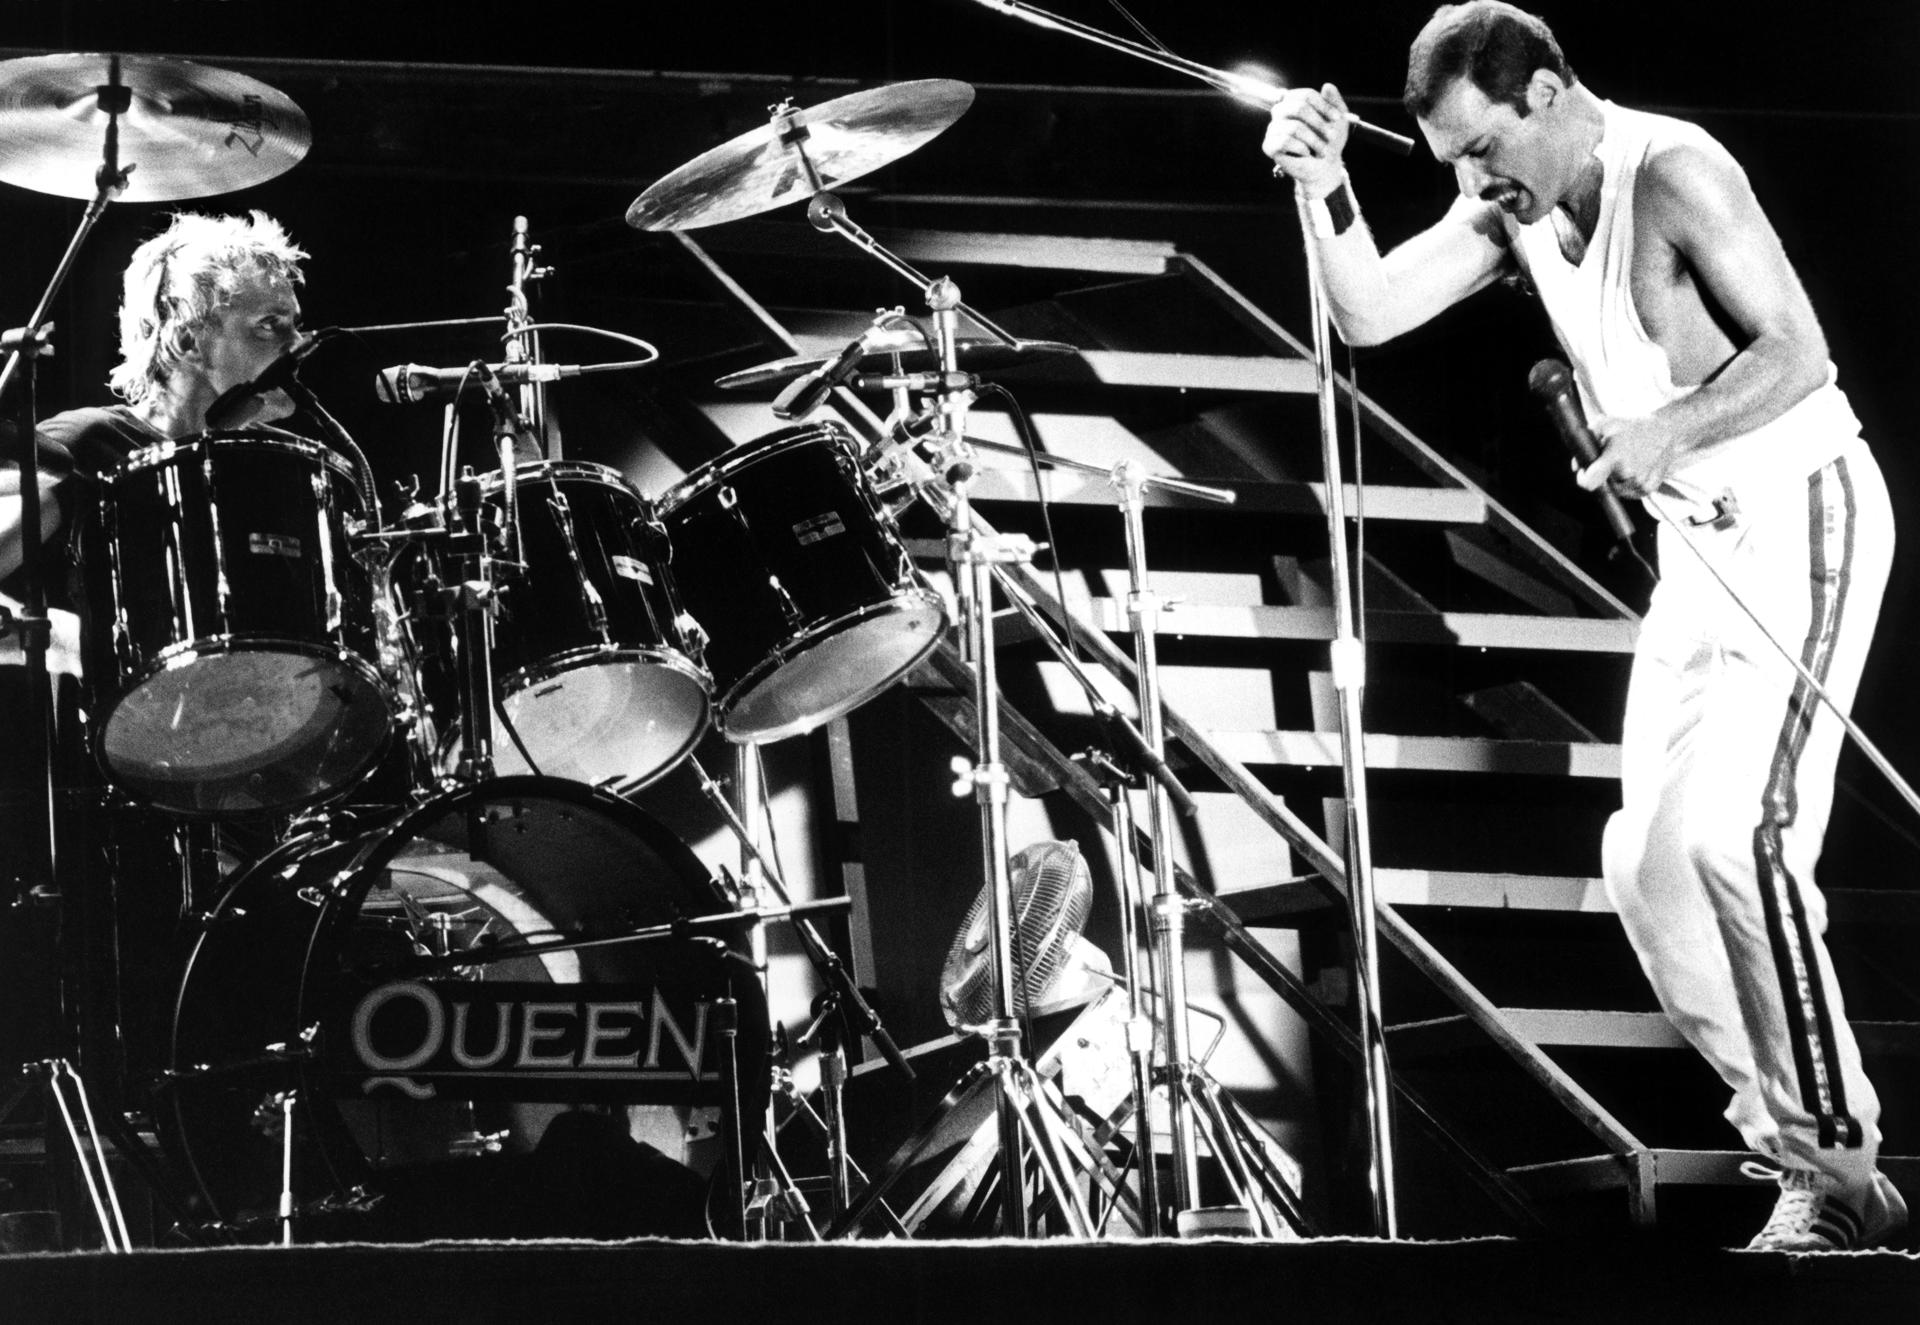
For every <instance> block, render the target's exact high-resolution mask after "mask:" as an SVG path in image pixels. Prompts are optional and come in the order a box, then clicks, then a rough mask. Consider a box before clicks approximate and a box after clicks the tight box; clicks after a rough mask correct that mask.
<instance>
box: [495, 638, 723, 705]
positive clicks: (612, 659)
mask: <svg viewBox="0 0 1920 1325" xmlns="http://www.w3.org/2000/svg"><path fill="white" fill-rule="evenodd" d="M622 662H638V663H643V664H646V665H648V666H656V667H663V668H665V669H666V670H668V671H671V672H678V673H680V674H682V675H684V676H685V677H686V678H687V679H688V680H690V681H692V682H694V683H695V684H696V685H698V686H699V687H700V690H701V692H702V693H703V694H705V695H706V697H707V699H708V701H709V702H711V701H712V699H713V673H712V672H709V671H708V670H707V669H706V668H704V667H702V666H701V665H700V664H699V663H696V662H695V661H694V660H693V659H692V658H691V657H689V656H688V655H687V654H686V653H684V652H682V651H681V650H679V649H670V648H666V647H664V646H662V645H658V644H649V645H647V646H646V647H644V648H637V649H636V648H628V647H626V646H623V645H614V644H590V645H587V646H585V647H584V648H578V649H566V650H563V651H561V652H559V653H550V654H548V655H547V656H546V657H544V658H542V659H541V660H540V661H539V662H537V663H534V664H533V665H532V666H529V667H522V668H520V669H519V670H518V671H515V672H510V673H508V674H507V675H506V676H503V677H500V678H499V680H498V681H497V682H496V684H497V685H498V686H499V688H500V697H501V699H502V700H503V701H504V700H508V699H512V698H513V697H514V696H515V695H517V694H519V693H520V692H521V691H522V690H525V689H527V688H528V687H530V686H537V685H542V684H544V683H546V682H548V681H551V680H552V679H553V678H555V677H557V676H559V675H560V674H561V673H563V672H574V671H578V670H579V669H580V668H582V667H589V666H592V665H594V664H595V663H622Z"/></svg>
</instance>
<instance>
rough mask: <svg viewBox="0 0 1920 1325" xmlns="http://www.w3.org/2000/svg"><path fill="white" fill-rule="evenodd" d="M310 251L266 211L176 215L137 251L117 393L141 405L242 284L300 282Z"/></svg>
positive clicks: (123, 317)
mask: <svg viewBox="0 0 1920 1325" xmlns="http://www.w3.org/2000/svg"><path fill="white" fill-rule="evenodd" d="M306 257H307V254H306V251H305V250H304V249H302V248H300V247H299V246H298V245H297V244H295V243H294V242H293V241H292V240H291V239H289V238H287V232H286V231H285V230H284V229H283V228H282V227H281V225H280V223H279V222H278V221H276V220H274V219H273V218H272V217H271V216H268V215H267V214H266V213H265V212H258V211H256V212H250V213H248V214H247V215H246V216H205V215H202V214H200V213H197V212H180V213H177V214H176V215H175V216H174V217H173V220H172V222H171V224H169V225H168V226H167V228H166V229H165V230H164V231H162V232H161V233H160V234H157V235H155V236H154V237H153V238H152V239H149V240H148V241H147V242H146V243H144V244H142V245H141V246H140V247H139V248H137V249H135V250H134V251H133V259H132V261H130V262H129V263H128V264H127V273H126V277H125V279H124V280H123V282H122V293H121V297H120V363H119V364H118V365H117V366H116V367H115V368H114V370H113V372H112V373H111V374H109V375H108V378H107V384H108V385H109V386H111V387H112V388H113V391H114V394H115V395H117V396H119V397H120V398H121V399H122V400H124V401H126V402H127V403H128V404H130V405H138V404H140V403H141V402H142V401H144V400H147V399H148V398H149V397H152V396H154V395H156V394H158V393H159V392H160V390H161V389H162V388H164V387H165V386H166V384H167V381H168V379H169V378H171V377H172V376H173V370H174V369H175V368H176V367H178V366H179V363H180V359H181V356H182V355H184V354H185V353H186V352H187V350H188V349H189V348H191V346H192V344H193V337H194V336H195V335H197V334H198V333H199V332H200V330H201V328H202V327H204V326H205V325H206V324H207V322H208V321H209V319H211V318H212V317H213V315H214V314H215V313H216V312H218V311H219V310H220V308H221V307H222V306H223V305H225V304H226V303H228V302H229V301H230V300H232V298H233V296H234V295H235V293H237V292H238V291H239V289H240V288H241V286H243V285H249V284H253V283H255V282H259V281H270V280H273V279H274V278H276V277H277V278H279V279H282V280H285V281H286V282H288V283H289V284H291V285H299V284H300V283H301V281H302V280H303V279H304V277H303V276H302V274H301V271H300V263H302V262H303V261H305V260H306Z"/></svg>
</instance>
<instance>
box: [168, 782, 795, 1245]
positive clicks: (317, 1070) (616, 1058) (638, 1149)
mask: <svg viewBox="0 0 1920 1325" xmlns="http://www.w3.org/2000/svg"><path fill="white" fill-rule="evenodd" d="M724 909H726V903H725V901H724V899H723V898H722V896H721V894H720V892H719V890H718V888H717V887H716V886H715V885H714V883H713V882H712V880H711V878H710V876H709V875H708V873H707V871H706V870H705V868H704V867H702V866H701V864H700V863H699V861H698V860H697V859H696V858H695V857H694V855H693V853H692V852H691V851H690V850H689V849H688V848H687V847H686V845H685V844H684V843H682V842H681V841H680V840H679V839H678V838H677V837H675V836H674V835H673V834H671V833H669V832H668V831H667V830H666V829H665V828H663V827H662V826H661V825H660V824H659V823H658V822H656V821H655V820H654V819H652V818H651V817H649V816H648V815H647V814H645V813H644V812H642V811H641V810H639V809H638V808H636V807H635V806H633V805H631V804H629V803H628V802H626V801H623V800H620V799H618V798H616V797H614V796H611V795H608V794H606V793H604V792H599V791H596V790H594V789H592V788H590V787H586V786H583V785H581V784H579V783H573V782H563V781H559V780H557V779H552V778H537V777H518V778H501V779H498V780H496V781H492V782H488V783H484V784H481V785H479V786H475V787H465V788H461V789H458V790H456V791H452V792H448V793H446V794H443V795H441V796H439V797H436V798H435V799H433V800H430V801H428V802H426V803H425V804H423V805H421V806H420V807H419V808H417V809H415V810H413V811H411V812H409V813H407V814H405V815H402V816H400V817H399V819H398V820H397V821H389V822H388V823H387V824H386V825H384V826H382V827H380V828H377V829H374V830H373V831H370V832H366V833H362V834H360V835H358V836H355V837H350V838H347V839H345V840H334V839H332V838H328V837H325V836H324V835H321V836H313V837H307V838H299V839H294V840H292V841H290V842H288V843H286V844H284V845H283V846H282V847H281V848H279V849H278V850H277V851H276V852H274V853H273V854H271V855H269V856H267V857H265V858H263V859H262V860H261V861H260V862H258V863H257V864H256V865H255V866H253V867H252V868H251V869H249V870H247V871H246V872H245V873H244V874H242V875H241V876H240V877H239V878H238V879H237V880H236V881H235V883H234V884H233V886H232V887H231V889H230V890H229V891H228V892H227V894H226V896H225V897H224V898H223V899H222V900H221V902H220V903H219V905H218V906H217V907H216V909H215V910H214V912H213V913H212V915H211V917H210V918H209V919H208V921H207V927H206V933H205V935H204V936H203V937H202V939H201V941H200V943H199V944H198V946H197V947H196V949H195V950H194V953H193V955H192V958H191V959H190V961H189V963H188V966H187V969H186V973H185V976H184V979H183V981H182V984H181V989H180V996H179V1000H178V1003H177V1006H176V1009H175V1015H174V1028H173V1040H172V1049H171V1060H172V1067H171V1070H170V1071H169V1072H168V1073H167V1082H168V1084H167V1085H166V1086H164V1087H163V1088H162V1100H161V1106H162V1107H161V1108H160V1109H159V1111H158V1112H159V1116H160V1118H161V1120H162V1126H163V1129H164V1133H165V1136H164V1139H165V1142H166V1144H167V1147H168V1149H169V1151H170V1152H171V1153H172V1154H173V1155H174V1157H175V1158H176V1160H177V1161H178V1163H179V1165H180V1167H181V1168H182V1169H183V1170H184V1171H185V1173H186V1174H187V1175H188V1178H189V1181H190V1186H191V1189H192V1191H191V1196H192V1198H193V1199H195V1200H196V1201H197V1203H198V1205H199V1207H200V1212H201V1213H203V1214H204V1215H205V1217H206V1218H207V1220H208V1221H209V1223H211V1224H214V1225H216V1226H219V1227H221V1228H222V1229H223V1230H224V1231H225V1232H226V1233H227V1234H228V1235H229V1236H232V1237H237V1238H239V1239H241V1240H270V1239H274V1238H277V1237H278V1235H279V1224H280V1221H279V1219H278V1217H277V1213H276V1212H277V1209H278V1206H279V1202H280V1198H281V1191H282V1186H283V1184H282V1165H283V1162H285V1160H286V1158H287V1153H288V1152H287V1145H286V1141H287V1128H288V1125H289V1120H290V1122H291V1128H292V1146H291V1164H292V1182H291V1190H292V1195H293V1208H294V1212H295V1214H294V1221H295V1222H294V1236H295V1238H296V1239H297V1240H300V1241H329V1242H330V1241H343V1240H371V1241H413V1240H420V1239H426V1238H434V1237H514V1238H524V1237H633V1236H642V1235H648V1234H655V1235H667V1236H699V1235H704V1234H705V1233H706V1229H707V1223H706V1218H705V1214H704V1209H705V1203H706V1193H707V1176H706V1174H707V1173H711V1171H712V1169H713V1168H714V1166H715V1165H716V1163H717V1162H718V1159H719V1156H720V1154H721V1152H722V1149H723V1142H724V1138H725V1135H726V1127H725V1118H724V1114H723V1112H722V1106H723V1102H724V1097H725V1095H726V1093H727V1092H726V1080H727V1076H728V1073H727V1071H726V1070H725V1069H726V1058H725V1055H726V1053H727V1050H728V1041H727V1039H726V1037H724V1036H723V1035H722V1034H721V1026H722V1020H723V1016H722V1009H719V1008H716V1000H719V999H723V998H726V997H729V996H730V997H731V998H732V999H733V1000H734V1001H735V1007H736V1009H737V1011H738V1025H739V1033H738V1038H737V1042H736V1043H735V1044H734V1045H733V1048H734V1051H735V1052H734V1058H733V1061H734V1062H735V1063H737V1064H738V1068H739V1070H738V1080H739V1089H740V1091H741V1095H742V1098H741V1110H742V1112H741V1116H742V1117H744V1118H746V1119H748V1120H750V1121H749V1124H748V1128H749V1131H750V1132H751V1131H752V1130H753V1127H754V1124H753V1122H752V1121H751V1120H754V1119H758V1118H760V1117H761V1116H763V1114H764V1111H765V1108H766V1103H767V1091H768V1084H769V1083H768V1080H767V1073H766V1071H765V1062H766V1057H765V1056H766V1050H767V1041H768V1021H767V1010H766V1003H765V998H764V995H763V994H762V992H761V990H760V986H759V982H758V980H757V979H756V977H755V974H754V972H753V969H752V966H751V964H750V962H749V961H748V959H747V958H745V957H744V956H743V955H742V949H741V948H740V946H739V945H738V944H735V945H734V946H728V945H727V944H725V943H723V942H721V941H720V940H718V939H714V938H692V937H683V936H676V937H672V938H665V939H650V940H637V941H631V942H624V943H623V942H617V941H611V940H618V939H619V938H620V937H621V936H622V935H626V934H630V933H632V932H633V931H635V930H637V929H640V928H643V927H647V926H657V925H662V924H665V923H667V922H670V921H673V920H676V919H678V918H681V917H689V916H698V915H710V914H714V913H716V912H719V911H722V910H724ZM731 933H732V936H733V937H734V938H736V939H737V938H738V937H739V934H738V931H737V930H735V931H731ZM560 940H567V941H570V942H573V943H576V944H579V945H580V946H577V947H574V948H571V949H570V950H567V951H559V952H544V953H534V954H525V953H524V952H523V953H522V955H519V956H514V955H512V954H513V953H514V952H515V951H516V950H523V949H524V947H525V946H526V945H528V944H530V943H532V944H541V943H551V942H556V941H560ZM596 940H597V941H599V942H595V941H596ZM463 957H464V958H470V960H461V959H462V958H463ZM437 959H438V960H437ZM703 1170H704V1171H705V1172H704V1173H703Z"/></svg>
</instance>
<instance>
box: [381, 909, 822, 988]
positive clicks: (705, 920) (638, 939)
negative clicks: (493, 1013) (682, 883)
mask: <svg viewBox="0 0 1920 1325" xmlns="http://www.w3.org/2000/svg"><path fill="white" fill-rule="evenodd" d="M852 905H853V902H852V899H851V898H846V897H825V898H821V899H819V900H818V901H812V902H796V903H793V904H791V905H782V906H760V907H750V908H740V909H737V910H733V911H716V912H713V913H712V914H709V915H698V916H681V917H679V918H677V919H675V920H670V921H667V922H666V923H664V924H659V925H644V926H641V927H640V928H637V929H633V930H629V931H628V932H626V933H624V934H603V935H600V936H597V937H595V938H586V939H547V940H542V941H541V942H538V943H519V944H507V943H485V942H483V943H482V944H481V945H480V946H477V947H472V948H466V949H463V950H461V951H459V952H445V953H434V954H426V955H422V956H417V957H397V958H394V959H392V960H391V961H388V962H369V963H368V964H367V966H366V969H367V970H368V971H369V972H372V973H377V974H379V975H381V976H384V977H389V978H393V979H411V978H413V977H415V976H422V975H436V974H439V973H441V972H443V971H459V970H464V969H466V968H468V967H473V966H486V965H490V964H492V963H494V962H510V961H521V960H524V959H530V958H531V959H538V958H540V957H542V956H544V955H546V954H548V953H556V952H590V951H593V950H595V949H599V948H617V947H619V946H621V945H622V944H627V943H651V942H654V941H656V940H659V939H685V938H694V939H700V940H701V941H712V940H710V939H708V938H707V936H706V935H705V934H704V931H706V930H718V931H721V932H723V933H724V932H732V931H735V930H739V929H743V928H745V927H747V926H750V925H764V924H769V923H771V922H773V921H776V920H793V921H796V922H798V921H800V920H802V919H804V918H805V917H807V916H811V915H826V914H829V913H831V912H835V911H845V910H847V909H848V908H849V907H851V906H852ZM721 946H722V947H723V948H724V946H725V945H724V944H723V945H721ZM729 955H730V957H732V958H733V959H735V960H746V959H744V958H741V957H740V956H739V954H737V953H734V954H729ZM749 964H750V963H749Z"/></svg>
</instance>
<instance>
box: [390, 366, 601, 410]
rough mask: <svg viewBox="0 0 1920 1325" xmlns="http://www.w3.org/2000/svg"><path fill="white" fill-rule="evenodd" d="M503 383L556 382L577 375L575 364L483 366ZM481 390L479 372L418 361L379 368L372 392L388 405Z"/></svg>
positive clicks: (431, 400)
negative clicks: (424, 363) (426, 366)
mask: <svg viewBox="0 0 1920 1325" xmlns="http://www.w3.org/2000/svg"><path fill="white" fill-rule="evenodd" d="M486 366H487V368H488V370H489V371H490V372H492V374H493V375H494V377H496V378H497V379H499V382H500V384H501V385H503V386H524V385H526V384H527V383H529V382H557V381H559V380H560V379H561V378H563V377H578V376H580V367H579V365H577V364H557V363H493V364H488V365H486ZM463 387H464V388H465V389H467V390H470V391H477V390H481V389H482V387H481V382H480V375H479V373H478V372H475V371H471V370H469V369H467V368H422V367H421V366H420V365H419V364H417V363H401V364H395V365H394V366H393V367H391V368H382V369H381V370H380V371H379V373H378V374H376V375H375V377H374V379H373V390H374V394H375V395H377V396H379V397H380V399H381V401H383V402H384V403H386V404H388V405H424V404H430V403H433V402H436V401H442V400H452V399H453V398H454V397H455V396H457V395H459V394H460V392H461V389H462V388H463Z"/></svg>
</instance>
